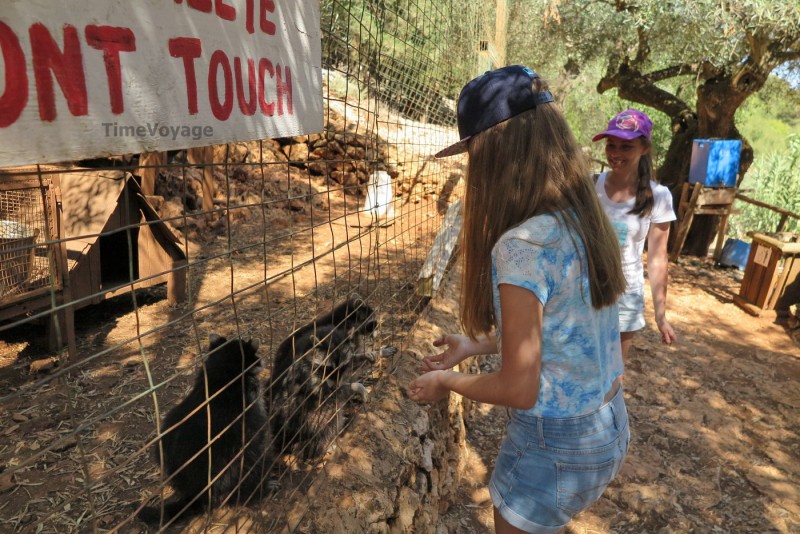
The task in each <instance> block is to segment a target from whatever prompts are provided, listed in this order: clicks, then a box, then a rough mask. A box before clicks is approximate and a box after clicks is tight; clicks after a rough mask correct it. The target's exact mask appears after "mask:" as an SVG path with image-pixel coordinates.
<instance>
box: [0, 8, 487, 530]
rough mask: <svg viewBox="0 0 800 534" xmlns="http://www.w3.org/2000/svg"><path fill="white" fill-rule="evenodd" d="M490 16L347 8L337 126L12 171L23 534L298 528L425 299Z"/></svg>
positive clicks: (1, 243) (7, 245) (5, 252)
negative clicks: (421, 277) (466, 97)
mask: <svg viewBox="0 0 800 534" xmlns="http://www.w3.org/2000/svg"><path fill="white" fill-rule="evenodd" d="M481 9H482V10H483V11H481ZM481 9H479V8H478V7H475V6H472V4H471V3H468V4H467V5H462V4H461V3H455V2H452V1H444V0H439V1H436V0H381V1H375V0H345V1H337V0H324V1H323V2H322V5H321V13H322V30H323V32H322V33H323V73H322V77H323V99H324V110H325V120H324V130H323V131H322V132H320V133H316V134H311V135H306V136H300V137H295V138H282V139H263V140H260V141H255V142H247V143H234V144H228V145H218V146H214V147H206V148H203V149H190V150H181V151H174V152H165V153H155V154H136V155H121V156H116V157H111V158H104V159H97V160H87V161H80V162H71V163H66V164H62V165H56V166H48V167H44V166H41V167H35V168H29V169H13V170H10V169H7V170H4V171H2V173H0V219H2V220H0V224H1V225H2V227H0V274H2V275H3V277H4V278H3V281H2V285H0V289H1V290H2V295H0V321H2V322H1V323H0V421H2V425H0V433H2V439H0V496H2V499H0V531H3V532H59V533H61V532H91V531H121V532H137V531H145V530H146V529H149V531H161V530H165V531H182V530H183V529H189V530H190V531H227V530H229V529H231V528H232V529H233V530H235V531H247V532H266V531H277V530H288V531H293V530H294V528H295V526H296V525H297V524H299V521H300V520H301V519H302V517H303V513H304V509H305V507H306V505H307V502H308V499H309V498H310V497H309V496H308V495H307V494H306V490H307V488H308V487H309V485H310V484H311V482H312V481H313V480H314V478H315V477H316V476H317V475H318V473H319V472H320V471H321V470H324V469H325V461H326V459H327V458H328V457H329V456H330V455H331V453H332V452H333V451H334V450H335V449H336V446H337V445H336V444H337V437H338V436H340V435H342V434H343V433H346V432H347V428H348V422H349V421H351V420H352V418H353V417H355V416H357V414H358V413H359V412H360V411H363V410H369V409H370V402H369V399H370V396H371V395H372V394H373V392H374V391H375V390H376V389H377V388H380V387H381V386H382V383H383V380H384V378H385V377H386V376H388V375H389V374H391V372H392V369H393V366H394V365H395V362H396V358H397V357H398V356H397V354H398V349H400V350H402V349H403V347H404V332H405V331H407V329H408V328H409V327H410V326H411V325H412V324H413V322H414V320H415V318H416V317H417V315H418V313H419V311H420V309H421V308H422V307H423V306H424V304H425V301H426V298H425V296H424V295H420V294H419V293H418V291H417V290H416V288H417V283H418V280H417V277H418V274H419V272H420V268H421V266H422V265H423V262H424V261H425V259H426V256H427V254H428V252H429V250H430V248H431V245H432V243H433V241H434V238H435V236H436V233H437V231H438V230H439V226H440V224H441V222H442V220H443V218H444V215H445V213H446V212H447V209H448V207H449V206H450V204H451V203H452V202H453V201H454V200H455V199H457V198H458V197H459V196H460V187H461V186H460V181H459V179H460V176H461V174H460V171H461V167H460V163H459V162H458V161H456V162H444V163H443V162H440V161H436V160H434V159H433V158H432V154H433V153H435V152H436V151H437V150H438V149H440V148H441V147H442V146H444V145H445V144H447V143H449V142H452V141H453V140H454V139H455V137H456V133H455V130H454V128H453V125H454V123H455V114H454V97H455V95H456V91H457V89H458V87H460V85H461V83H462V82H463V80H464V79H466V78H467V77H469V76H472V75H474V74H475V73H476V72H478V71H479V69H481V68H482V67H485V63H486V61H487V60H486V55H485V54H482V53H481V47H480V42H481V41H485V40H486V39H488V38H489V37H487V36H485V35H484V34H485V19H486V16H487V15H486V13H485V9H486V8H485V6H484V7H482V8H481ZM492 16H493V15H492ZM6 274H7V275H8V276H7V277H6ZM6 278H8V280H9V281H8V282H6V281H5V279H6ZM143 520H144V521H143Z"/></svg>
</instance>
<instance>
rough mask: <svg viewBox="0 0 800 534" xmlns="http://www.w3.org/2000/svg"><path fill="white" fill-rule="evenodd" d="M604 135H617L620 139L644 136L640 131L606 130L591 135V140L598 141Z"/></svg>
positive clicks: (604, 136)
mask: <svg viewBox="0 0 800 534" xmlns="http://www.w3.org/2000/svg"><path fill="white" fill-rule="evenodd" d="M606 137H618V138H620V139H627V140H631V139H636V138H637V137H645V135H644V134H643V133H642V132H631V131H630V130H606V131H605V132H602V133H599V134H597V135H595V136H594V137H592V142H594V141H599V140H600V139H603V138H606Z"/></svg>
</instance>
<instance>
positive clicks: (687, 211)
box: [669, 184, 703, 261]
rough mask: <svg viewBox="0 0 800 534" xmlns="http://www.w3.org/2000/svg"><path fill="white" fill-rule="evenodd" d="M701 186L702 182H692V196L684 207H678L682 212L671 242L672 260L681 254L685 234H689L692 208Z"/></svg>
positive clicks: (692, 214)
mask: <svg viewBox="0 0 800 534" xmlns="http://www.w3.org/2000/svg"><path fill="white" fill-rule="evenodd" d="M685 185H687V184H684V186H685ZM702 188H703V185H702V184H694V189H693V190H692V196H691V199H690V200H689V203H688V205H685V207H684V206H679V207H678V211H679V212H680V213H682V217H681V219H680V223H679V224H678V232H677V234H676V235H675V241H674V242H673V244H672V245H673V246H672V252H671V253H670V255H669V259H670V260H672V261H675V260H676V259H678V256H680V255H681V250H682V249H683V244H684V243H685V242H686V236H687V235H688V234H689V228H690V227H691V226H692V220H694V210H695V208H696V207H697V199H698V198H699V197H700V191H701V190H702Z"/></svg>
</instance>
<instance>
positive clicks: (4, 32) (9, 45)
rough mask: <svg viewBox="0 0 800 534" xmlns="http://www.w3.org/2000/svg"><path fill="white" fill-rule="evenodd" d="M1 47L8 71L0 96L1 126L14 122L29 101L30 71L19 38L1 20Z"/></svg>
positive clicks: (5, 67) (4, 63)
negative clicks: (3, 89) (26, 65)
mask: <svg viewBox="0 0 800 534" xmlns="http://www.w3.org/2000/svg"><path fill="white" fill-rule="evenodd" d="M0 49H2V51H3V65H4V70H5V73H6V81H5V91H3V96H0V128H5V127H6V126H9V125H11V124H14V122H16V120H17V119H18V118H19V116H20V115H21V114H22V110H23V109H25V104H27V103H28V73H27V71H26V67H25V53H24V52H23V51H22V46H20V44H19V39H18V38H17V35H16V34H15V33H14V30H12V29H11V28H10V27H9V26H8V25H7V24H6V23H4V22H2V21H0Z"/></svg>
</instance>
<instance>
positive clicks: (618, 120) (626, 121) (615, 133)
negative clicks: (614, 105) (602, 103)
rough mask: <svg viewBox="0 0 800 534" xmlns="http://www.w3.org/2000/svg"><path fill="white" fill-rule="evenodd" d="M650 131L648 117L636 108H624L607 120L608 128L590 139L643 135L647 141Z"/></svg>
mask: <svg viewBox="0 0 800 534" xmlns="http://www.w3.org/2000/svg"><path fill="white" fill-rule="evenodd" d="M652 132H653V122H652V121H651V120H650V117H648V116H647V115H646V114H645V113H643V112H641V111H639V110H638V109H626V110H625V111H620V112H619V113H617V114H616V115H614V118H612V119H611V120H610V121H608V129H607V130H606V131H605V132H601V133H599V134H597V135H595V136H594V137H592V141H599V140H600V139H603V138H604V137H608V136H609V135H610V136H612V137H619V138H620V139H636V138H637V137H644V138H645V139H647V140H648V141H649V140H650V134H651V133H652Z"/></svg>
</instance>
